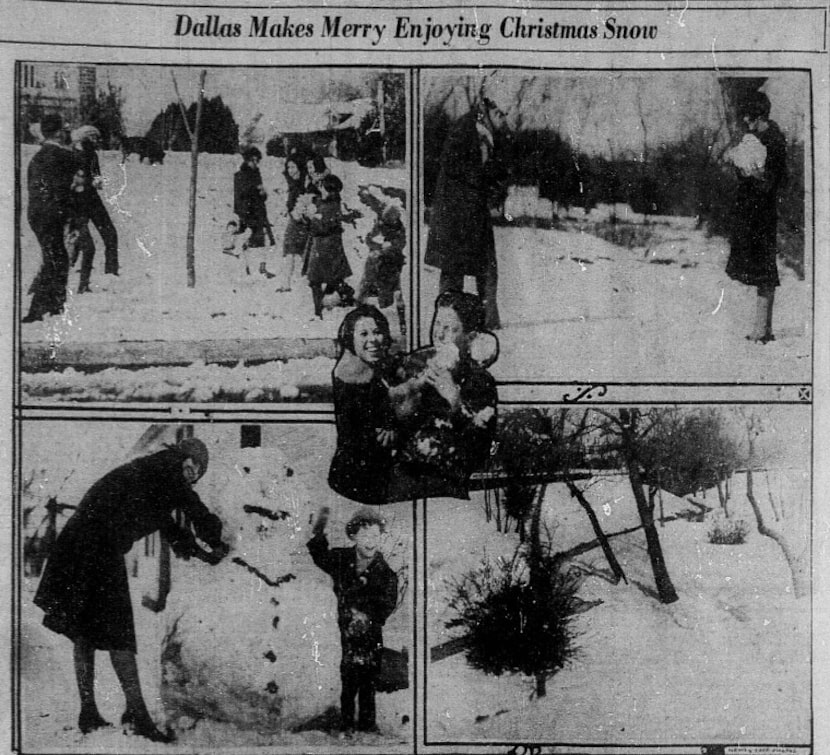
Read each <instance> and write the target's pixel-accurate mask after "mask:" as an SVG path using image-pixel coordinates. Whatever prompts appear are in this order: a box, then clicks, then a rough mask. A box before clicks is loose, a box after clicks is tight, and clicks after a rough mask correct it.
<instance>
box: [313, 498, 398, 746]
mask: <svg viewBox="0 0 830 755" xmlns="http://www.w3.org/2000/svg"><path fill="white" fill-rule="evenodd" d="M328 517H329V510H328V508H322V509H321V510H320V513H319V514H318V516H317V521H316V522H315V523H314V529H313V536H312V538H311V540H309V541H308V551H309V553H310V554H311V558H312V559H313V560H314V563H315V564H316V565H317V566H318V567H320V568H321V569H322V570H323V571H324V572H326V574H328V575H329V576H330V577H331V578H332V587H333V588H334V594H335V595H336V596H337V623H338V626H339V627H340V645H341V649H342V656H341V660H340V681H341V692H340V728H341V730H342V731H343V732H344V733H345V734H346V735H347V736H348V735H350V734H351V732H352V731H353V730H354V728H355V697H357V701H358V703H359V705H360V712H359V716H358V719H357V729H358V730H359V731H377V722H376V718H375V684H376V680H377V678H378V675H379V673H380V661H381V654H382V650H383V625H384V624H385V623H386V620H387V619H388V618H389V616H390V615H391V614H392V612H393V611H394V610H395V608H396V606H397V602H398V576H397V574H395V572H394V571H392V569H391V568H390V567H389V565H388V564H387V563H386V560H385V559H384V557H383V555H382V554H381V553H380V551H379V550H378V544H379V540H380V536H381V534H382V533H383V532H384V530H385V527H386V521H385V520H384V519H383V517H382V516H381V515H380V514H378V513H377V512H376V511H375V510H373V509H369V508H362V509H360V510H359V511H358V512H357V513H356V514H355V515H354V516H353V517H352V518H351V520H350V521H349V523H348V524H347V525H346V535H347V536H348V538H349V539H350V540H352V541H353V542H354V545H353V546H352V547H351V548H329V543H328V539H327V538H326V535H325V529H326V524H327V523H328Z"/></svg>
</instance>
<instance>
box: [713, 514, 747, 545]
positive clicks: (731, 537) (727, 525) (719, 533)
mask: <svg viewBox="0 0 830 755" xmlns="http://www.w3.org/2000/svg"><path fill="white" fill-rule="evenodd" d="M748 534H749V525H748V524H747V523H746V521H745V520H744V519H733V518H732V517H729V516H727V515H726V514H725V513H724V512H723V511H716V512H715V513H714V514H713V515H712V520H711V523H710V525H709V533H708V535H709V542H710V543H712V544H713V545H741V544H742V543H745V542H746V536H747V535H748Z"/></svg>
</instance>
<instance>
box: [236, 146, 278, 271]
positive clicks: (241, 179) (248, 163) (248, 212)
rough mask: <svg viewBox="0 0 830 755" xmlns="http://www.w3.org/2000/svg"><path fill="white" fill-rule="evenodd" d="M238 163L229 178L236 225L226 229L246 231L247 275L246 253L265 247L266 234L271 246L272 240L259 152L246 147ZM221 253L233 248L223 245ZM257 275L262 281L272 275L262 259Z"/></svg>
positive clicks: (237, 233)
mask: <svg viewBox="0 0 830 755" xmlns="http://www.w3.org/2000/svg"><path fill="white" fill-rule="evenodd" d="M242 160H243V162H242V165H241V166H240V167H239V170H238V171H237V172H236V173H235V174H234V177H233V209H234V212H235V213H236V214H237V215H238V216H239V225H238V226H236V227H235V228H231V224H228V229H229V230H231V232H232V233H233V234H235V235H239V234H242V233H245V232H246V231H248V230H250V234H249V236H248V238H247V240H246V241H245V242H244V243H243V245H242V251H243V254H244V255H245V269H246V271H247V272H248V273H249V274H250V267H251V265H250V263H249V259H248V258H249V256H251V254H252V253H251V252H250V251H249V250H251V249H261V248H263V247H265V236H266V234H267V235H268V241H269V243H270V245H271V246H272V247H273V246H274V245H275V243H276V241H275V240H274V234H273V232H272V231H271V222H270V221H269V220H268V210H267V208H266V205H265V200H266V197H267V196H268V193H267V192H266V191H265V188H264V187H263V184H262V174H261V173H260V172H259V163H260V160H262V152H260V151H259V150H258V149H257V148H256V147H248V148H247V149H246V150H245V151H244V152H243V153H242ZM224 251H225V252H229V251H233V246H232V245H231V247H230V248H228V247H227V246H226V247H225V249H224ZM259 272H260V274H261V275H264V276H265V277H266V278H273V277H274V274H273V273H271V272H270V271H269V270H268V269H267V268H266V266H265V259H264V258H263V259H261V260H260V262H259Z"/></svg>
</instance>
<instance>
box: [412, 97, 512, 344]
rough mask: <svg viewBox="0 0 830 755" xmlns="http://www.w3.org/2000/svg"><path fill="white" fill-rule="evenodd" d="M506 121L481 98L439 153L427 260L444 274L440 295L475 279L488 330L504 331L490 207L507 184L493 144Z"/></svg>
mask: <svg viewBox="0 0 830 755" xmlns="http://www.w3.org/2000/svg"><path fill="white" fill-rule="evenodd" d="M503 119H504V113H503V112H502V111H501V110H499V108H498V107H497V106H496V105H495V104H494V103H493V102H491V101H490V100H488V99H483V100H482V102H481V103H480V104H479V105H478V106H477V107H475V108H473V109H472V110H471V111H470V112H469V113H467V114H466V115H464V116H462V117H461V118H460V119H459V120H458V121H457V122H456V123H455V124H454V125H453V127H452V128H451V129H450V133H449V135H448V136H447V139H446V141H445V142H444V147H443V149H442V151H441V161H440V170H439V173H438V181H437V183H436V186H435V194H434V196H433V200H432V207H431V210H430V223H429V236H428V237H427V249H426V254H425V256H424V262H426V264H427V265H433V266H434V267H437V268H440V270H441V279H440V283H439V293H444V292H445V291H450V290H457V291H461V290H463V288H464V276H465V275H471V276H474V277H475V279H476V287H477V291H478V295H479V297H480V298H481V300H482V301H483V303H484V308H485V311H486V313H487V319H486V322H485V326H486V327H487V329H488V330H494V329H497V328H500V327H501V321H500V318H499V310H498V303H497V290H498V268H497V264H496V245H495V240H494V238H493V223H492V220H491V217H490V204H491V199H492V198H493V197H494V196H496V195H497V194H498V193H499V192H500V188H501V187H502V186H503V183H504V169H503V167H502V165H501V163H500V161H499V158H498V155H497V154H496V150H495V143H494V137H495V133H496V131H497V129H498V127H499V125H500V124H501V123H502V122H503Z"/></svg>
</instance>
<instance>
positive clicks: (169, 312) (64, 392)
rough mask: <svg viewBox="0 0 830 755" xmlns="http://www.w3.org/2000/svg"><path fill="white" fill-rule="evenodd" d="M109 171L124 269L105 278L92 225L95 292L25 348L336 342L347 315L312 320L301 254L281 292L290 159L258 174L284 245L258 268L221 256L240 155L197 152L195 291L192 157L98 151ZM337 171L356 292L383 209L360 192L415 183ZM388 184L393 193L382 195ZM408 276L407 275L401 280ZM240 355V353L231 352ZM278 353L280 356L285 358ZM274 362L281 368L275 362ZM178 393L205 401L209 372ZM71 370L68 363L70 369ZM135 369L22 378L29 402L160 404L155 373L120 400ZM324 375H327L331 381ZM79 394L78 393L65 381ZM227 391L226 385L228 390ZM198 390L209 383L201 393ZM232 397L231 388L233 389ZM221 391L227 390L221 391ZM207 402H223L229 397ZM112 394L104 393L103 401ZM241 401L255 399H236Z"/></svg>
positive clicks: (27, 330)
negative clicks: (350, 220) (191, 280)
mask: <svg viewBox="0 0 830 755" xmlns="http://www.w3.org/2000/svg"><path fill="white" fill-rule="evenodd" d="M35 149H36V148H35V147H33V146H30V145H24V146H23V147H22V162H23V165H24V168H25V165H26V164H28V162H29V160H30V159H31V157H32V155H33V154H34V152H35ZM101 162H102V172H103V175H104V177H105V180H106V184H105V188H104V190H103V191H102V197H103V198H104V200H105V203H106V205H107V208H108V210H109V213H110V216H111V217H112V219H113V222H114V223H115V226H116V228H117V230H118V234H119V242H120V255H119V261H120V268H121V271H120V275H119V276H118V277H115V276H111V275H104V274H103V272H102V271H103V258H104V253H103V245H102V243H101V241H100V239H99V238H98V236H97V234H96V233H95V231H94V230H93V237H94V238H95V240H96V256H95V269H94V271H93V274H92V293H90V294H83V295H80V296H79V295H77V294H72V295H71V296H70V298H69V300H68V303H67V307H66V311H65V313H64V314H63V315H61V316H55V317H48V318H46V319H45V320H44V321H43V322H38V323H32V324H27V325H23V326H22V341H23V348H24V349H25V348H26V344H44V343H46V344H51V345H52V347H53V348H54V349H55V350H57V351H59V350H60V348H61V346H62V345H63V344H90V348H91V349H94V344H96V343H100V342H109V343H113V342H119V341H131V342H136V341H137V342H142V341H144V342H153V341H166V342H176V341H199V340H207V339H237V340H248V339H267V338H276V337H283V338H296V339H309V338H311V339H319V338H323V339H333V338H334V337H335V336H336V334H337V328H338V326H339V324H340V321H341V320H342V317H343V314H344V310H343V309H339V308H335V309H333V310H330V311H328V312H326V314H325V319H324V320H323V321H322V322H321V321H320V320H314V321H312V314H313V309H312V302H311V293H310V291H309V288H308V285H307V284H306V282H305V279H304V278H300V277H299V272H300V266H301V261H300V260H298V262H297V266H296V269H295V272H294V279H293V286H292V290H291V291H289V292H283V293H277V291H276V289H277V288H278V287H279V286H281V285H282V282H283V275H284V274H285V272H286V270H285V267H284V265H285V259H284V258H283V256H282V238H283V234H284V230H285V226H286V222H287V217H286V214H285V201H286V195H285V189H286V187H285V179H284V178H283V176H282V170H283V161H282V160H281V159H277V158H272V157H266V158H265V159H264V160H263V163H262V166H261V171H262V174H263V179H264V182H265V187H266V189H267V191H268V192H269V196H268V212H269V217H270V219H271V222H272V224H273V231H274V236H275V239H276V242H277V243H276V246H275V247H272V248H266V249H265V250H251V251H250V255H251V257H250V260H249V261H250V264H249V267H250V270H251V274H250V275H248V274H247V273H246V271H245V259H244V255H243V256H240V257H239V258H236V257H233V256H229V255H227V254H223V253H222V249H223V246H224V245H225V244H226V241H227V238H228V236H227V231H226V224H227V222H228V221H229V220H231V219H232V218H234V217H235V216H234V214H233V211H232V204H233V174H234V172H235V171H236V170H237V169H238V167H239V162H240V158H239V156H238V155H207V154H203V155H200V160H199V188H198V199H197V219H196V236H195V249H196V287H195V288H192V289H191V288H188V287H187V285H186V280H187V277H186V267H185V249H186V233H187V216H188V209H187V202H188V185H189V176H190V155H189V153H184V152H171V153H169V154H168V155H167V157H166V158H165V161H164V164H163V165H155V166H150V165H147V164H139V163H138V161H137V159H136V158H135V156H134V157H133V158H132V159H131V160H130V161H128V162H127V163H126V164H125V165H121V164H120V153H115V152H104V153H102V154H101ZM329 165H330V167H331V169H332V172H333V173H335V174H336V175H338V176H340V177H341V179H342V180H343V183H344V191H343V200H344V202H345V203H346V204H347V205H348V206H349V207H351V208H354V209H359V210H360V212H362V213H363V217H362V218H359V219H358V220H357V221H356V224H355V226H354V227H353V226H351V225H348V224H347V225H346V226H345V229H344V234H343V243H344V247H345V250H346V255H347V257H348V258H349V263H350V265H351V267H352V271H353V273H354V275H353V277H352V278H351V280H350V282H351V284H352V285H353V286H354V287H355V288H357V286H358V284H359V282H360V279H361V277H362V274H363V266H364V264H365V260H366V254H367V248H366V245H365V244H364V238H365V237H366V235H367V234H368V233H369V232H370V231H371V229H372V227H373V225H374V222H375V220H376V218H377V214H376V212H375V210H374V209H372V207H370V206H368V205H367V204H366V203H364V202H363V201H361V199H360V197H359V196H358V192H359V190H360V189H361V188H364V189H366V190H367V191H369V192H370V193H371V194H372V195H373V196H374V197H375V198H379V197H382V198H383V200H384V201H386V202H391V203H397V204H398V205H400V203H401V202H400V199H399V198H398V197H399V196H400V194H401V192H402V191H404V190H405V187H406V186H407V185H408V176H407V173H406V170H405V169H402V168H397V169H386V168H371V169H370V168H363V167H361V166H359V165H357V164H356V163H345V162H339V161H337V160H329ZM23 175H24V181H23V186H22V188H21V197H22V202H23V206H22V208H21V210H22V213H21V217H22V221H21V225H20V231H21V283H22V286H23V292H24V296H23V309H24V313H25V309H26V307H27V305H28V299H29V297H28V296H27V295H26V290H27V288H28V286H29V284H30V283H31V281H32V279H33V278H34V276H35V274H36V273H37V270H38V268H39V265H40V249H39V246H38V244H37V241H36V239H35V237H34V234H33V233H32V231H31V229H30V228H29V225H28V223H27V222H26V220H25V217H26V202H27V193H28V191H27V186H26V182H25V169H24V171H23ZM384 189H391V190H392V193H394V194H396V196H392V195H391V194H386V195H384ZM403 217H406V213H404V214H403ZM261 261H264V262H265V263H266V265H267V268H268V270H269V271H270V272H273V273H274V274H276V276H277V277H275V278H266V277H264V276H262V275H260V274H259V272H258V271H259V263H260V262H261ZM406 275H407V271H406V270H405V271H404V276H406ZM77 278H78V272H77V271H73V272H71V273H70V287H71V289H72V291H75V290H76V289H77ZM389 314H390V322H391V324H392V327H393V330H395V331H397V327H398V325H397V315H396V313H395V310H394V307H393V308H392V309H391V310H390V312H389ZM231 357H232V355H231ZM274 359H275V360H277V359H280V355H279V354H275V355H274ZM331 366H332V365H331V363H329V364H328V365H327V366H326V368H325V369H322V370H319V371H318V370H316V369H315V367H314V366H313V365H312V366H310V369H309V365H301V366H300V368H299V370H298V369H293V372H294V373H297V372H303V373H305V374H314V378H313V379H314V380H315V381H317V380H318V379H322V384H325V383H327V382H328V380H329V374H328V373H329V372H330V370H331ZM277 369H283V368H280V367H278V368H277ZM199 370H200V368H199V366H198V365H196V369H195V372H196V373H197V375H196V377H195V378H192V379H190V380H188V381H187V382H188V384H187V386H185V387H184V388H182V389H181V390H179V391H178V392H171V391H170V390H169V388H168V390H167V391H166V393H167V394H169V395H168V396H167V398H168V400H182V401H187V400H198V397H197V398H195V399H194V397H193V395H189V394H192V393H193V392H194V391H195V392H196V393H197V394H204V393H205V387H204V386H205V382H206V381H209V380H210V378H209V376H205V375H204V374H203V371H202V374H198V373H199ZM61 372H65V370H61ZM128 373H129V371H127V370H121V371H120V372H118V373H116V374H115V375H114V376H113V378H112V379H111V380H110V381H109V382H106V381H104V383H102V382H101V380H100V378H93V379H91V380H88V381H86V382H85V383H84V385H83V386H82V387H81V386H80V383H81V382H83V381H82V380H81V378H79V377H78V376H77V375H75V376H73V375H72V373H69V378H70V379H69V380H65V379H63V378H62V376H61V374H60V372H58V373H54V374H52V375H51V376H49V377H43V378H37V377H30V375H31V374H27V375H26V376H25V378H24V381H23V389H24V393H25V394H26V395H27V396H29V397H32V398H34V397H38V396H43V395H45V394H47V393H48V392H49V388H50V381H53V383H52V385H53V391H54V393H55V394H57V395H58V396H60V397H63V398H72V399H86V400H102V398H103V396H108V397H109V399H110V400H113V399H118V400H154V399H158V398H159V397H158V396H153V395H152V390H151V389H150V388H149V387H148V385H149V384H150V383H151V382H152V381H153V380H154V379H155V378H152V379H145V380H141V381H140V382H142V388H141V390H139V391H138V392H137V394H136V391H134V390H127V391H126V392H125V395H118V387H119V386H118V384H119V382H120V381H123V382H125V383H130V384H133V383H134V381H133V380H131V379H130V377H129V374H128ZM323 375H325V377H324V378H323V377H322V376H323ZM297 382H298V381H297V380H294V381H293V382H292V383H285V382H279V381H278V382H276V383H274V382H268V381H267V380H266V381H265V382H264V383H263V385H262V386H261V387H262V388H263V389H264V390H266V391H267V390H271V391H274V392H276V393H279V391H280V388H281V386H282V385H286V384H290V385H295V386H296V385H297ZM69 384H72V385H73V386H74V389H73V390H72V391H70V390H69V389H68V385H69ZM222 387H223V388H224V387H225V386H222ZM200 388H201V390H199V389H200ZM226 392H228V391H226ZM231 392H232V391H231ZM219 393H220V394H221V391H220V392H219ZM207 398H208V399H214V400H223V399H222V396H221V395H218V396H216V395H213V396H208V397H207ZM103 400H106V398H103ZM234 400H250V399H245V398H239V399H234Z"/></svg>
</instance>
